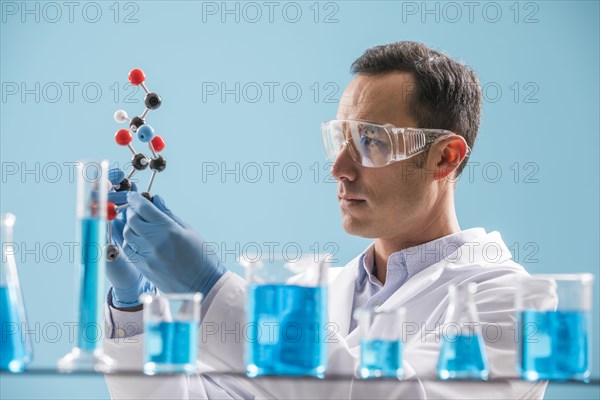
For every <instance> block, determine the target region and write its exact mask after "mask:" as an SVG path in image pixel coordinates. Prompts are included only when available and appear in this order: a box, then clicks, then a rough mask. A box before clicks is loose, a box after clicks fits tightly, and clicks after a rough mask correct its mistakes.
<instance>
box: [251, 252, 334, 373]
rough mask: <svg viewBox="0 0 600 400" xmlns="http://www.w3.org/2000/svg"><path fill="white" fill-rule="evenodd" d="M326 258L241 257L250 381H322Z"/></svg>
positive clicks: (311, 255) (312, 256)
mask: <svg viewBox="0 0 600 400" xmlns="http://www.w3.org/2000/svg"><path fill="white" fill-rule="evenodd" d="M330 257H331V255H325V254H309V255H304V256H302V255H300V256H298V255H297V254H296V255H294V256H293V257H288V256H287V255H285V254H281V255H279V254H277V255H276V254H272V253H270V254H263V255H256V256H254V255H253V256H252V257H247V258H246V257H244V260H242V264H243V265H244V267H245V268H246V279H247V281H248V304H247V310H246V312H247V322H248V323H247V325H246V326H247V328H248V329H247V333H246V338H245V339H246V354H245V357H246V373H247V375H248V376H249V377H255V376H260V375H288V376H289V375H291V376H294V375H296V376H300V375H304V376H315V377H318V378H323V377H324V376H325V370H326V367H327V347H326V342H325V339H326V336H327V333H328V332H327V326H326V323H327V321H326V319H327V268H328V265H330V264H331V261H330V260H331V258H330Z"/></svg>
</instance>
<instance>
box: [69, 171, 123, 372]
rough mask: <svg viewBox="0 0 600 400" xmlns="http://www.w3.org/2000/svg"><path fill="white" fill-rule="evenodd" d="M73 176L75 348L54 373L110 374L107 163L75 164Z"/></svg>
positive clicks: (112, 364)
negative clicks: (105, 339)
mask: <svg viewBox="0 0 600 400" xmlns="http://www.w3.org/2000/svg"><path fill="white" fill-rule="evenodd" d="M76 174H77V203H76V216H77V228H76V231H77V237H78V238H79V242H78V243H79V245H80V246H81V250H80V263H79V264H80V265H79V268H78V274H77V275H78V281H77V283H76V285H75V286H76V287H77V291H78V293H79V299H78V300H79V301H78V306H79V307H78V316H79V323H78V331H77V346H76V347H74V348H73V350H72V351H71V352H70V353H68V354H67V355H65V356H64V357H63V358H61V359H60V360H58V369H59V370H60V371H63V372H70V371H74V370H86V371H98V372H110V370H111V369H113V368H114V361H113V360H112V359H111V358H110V357H108V356H107V355H105V354H104V352H103V350H102V330H103V329H102V328H103V326H104V323H103V307H104V297H105V295H106V291H105V288H104V281H105V251H104V247H105V245H106V198H107V193H108V189H109V187H110V186H109V185H110V183H109V180H108V161H106V160H103V161H78V162H77V166H76Z"/></svg>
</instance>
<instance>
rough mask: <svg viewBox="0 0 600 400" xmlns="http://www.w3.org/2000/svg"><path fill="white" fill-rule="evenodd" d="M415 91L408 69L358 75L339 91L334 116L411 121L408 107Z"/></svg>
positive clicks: (398, 121)
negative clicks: (338, 101) (336, 110)
mask: <svg viewBox="0 0 600 400" xmlns="http://www.w3.org/2000/svg"><path fill="white" fill-rule="evenodd" d="M414 91H415V85H414V80H413V78H412V76H411V75H410V74H409V73H399V72H394V73H387V74H380V75H369V76H367V75H357V76H356V77H355V78H354V79H353V80H352V81H351V82H350V84H348V86H347V87H346V90H345V91H344V93H343V94H342V97H341V99H340V104H339V107H338V113H337V119H364V120H369V121H374V122H389V123H392V124H399V126H402V125H404V126H406V125H407V124H409V123H412V124H413V125H414V121H413V120H412V118H411V116H410V114H409V107H408V104H409V102H410V99H411V96H412V94H413V93H414Z"/></svg>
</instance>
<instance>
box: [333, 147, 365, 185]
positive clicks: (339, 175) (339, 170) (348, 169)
mask: <svg viewBox="0 0 600 400" xmlns="http://www.w3.org/2000/svg"><path fill="white" fill-rule="evenodd" d="M350 146H352V145H351V144H350V143H348V142H346V143H345V144H344V146H343V147H342V150H341V151H340V153H339V154H338V156H337V158H336V159H335V162H334V163H333V166H332V167H331V176H333V178H334V179H335V180H336V181H339V180H343V179H346V180H349V181H354V180H356V178H357V176H358V168H357V164H356V162H355V161H354V160H353V159H352V156H351V154H350V152H351V151H352V150H351V149H350Z"/></svg>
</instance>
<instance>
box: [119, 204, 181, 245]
mask: <svg viewBox="0 0 600 400" xmlns="http://www.w3.org/2000/svg"><path fill="white" fill-rule="evenodd" d="M150 207H154V206H152V205H150ZM130 208H131V207H130ZM166 223H168V224H171V225H172V226H173V225H175V223H174V222H173V221H170V220H167V219H165V220H164V221H160V222H148V221H146V220H145V219H143V218H142V217H141V216H140V214H139V213H138V212H136V211H135V210H133V209H129V210H127V225H128V227H129V229H131V230H132V231H134V232H135V233H136V234H137V235H139V236H143V237H145V238H150V237H152V236H155V235H156V234H157V233H160V231H162V230H164V229H169V228H168V227H167V226H165V224H166Z"/></svg>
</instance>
